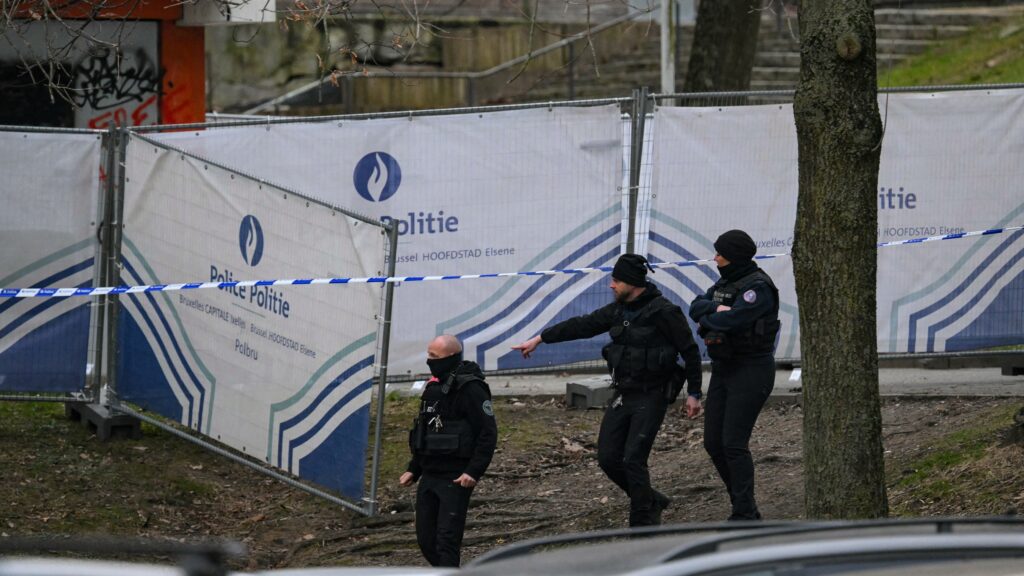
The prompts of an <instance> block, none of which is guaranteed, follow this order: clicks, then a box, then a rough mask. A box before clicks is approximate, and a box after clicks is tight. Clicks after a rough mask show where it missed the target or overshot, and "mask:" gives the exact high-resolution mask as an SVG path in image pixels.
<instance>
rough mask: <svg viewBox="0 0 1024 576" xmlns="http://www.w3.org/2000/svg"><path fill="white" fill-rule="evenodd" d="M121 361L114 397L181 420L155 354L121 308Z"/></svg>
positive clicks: (176, 402)
mask: <svg viewBox="0 0 1024 576" xmlns="http://www.w3.org/2000/svg"><path fill="white" fill-rule="evenodd" d="M118 339H119V340H120V346H121V360H120V362H119V363H118V367H117V368H118V378H117V395H118V397H120V398H122V399H124V400H128V401H129V402H132V403H133V404H136V405H138V406H140V407H141V408H145V409H146V410H150V411H152V412H156V413H157V414H160V415H162V416H166V417H167V418H170V419H172V420H174V421H175V422H181V421H182V415H183V413H184V411H183V407H182V405H181V403H180V402H178V398H177V397H176V396H175V395H174V391H173V390H172V388H171V383H170V382H169V381H168V380H167V377H166V376H165V375H164V371H163V370H162V369H161V368H160V362H159V360H157V357H156V354H155V353H154V352H153V349H152V348H150V346H149V343H148V342H147V341H146V336H145V334H144V333H143V331H142V328H140V327H139V325H138V323H136V322H135V318H133V317H132V315H131V314H128V313H127V312H126V311H125V310H124V309H123V307H122V310H121V321H120V322H119V323H118Z"/></svg>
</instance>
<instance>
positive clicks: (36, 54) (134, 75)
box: [0, 21, 164, 128]
mask: <svg viewBox="0 0 1024 576" xmlns="http://www.w3.org/2000/svg"><path fill="white" fill-rule="evenodd" d="M11 34H12V32H11V31H6V32H4V33H0V64H6V65H9V66H20V65H21V64H22V63H23V62H26V61H33V60H34V61H39V62H46V61H47V60H48V59H49V58H52V57H53V53H52V52H50V51H51V50H54V48H53V47H62V48H60V50H61V60H62V66H64V67H65V69H67V70H68V71H70V72H71V79H70V81H69V84H68V88H70V90H68V94H70V100H71V102H70V104H69V105H70V106H73V108H74V119H75V120H74V123H75V124H74V125H75V126H76V127H78V128H107V127H109V126H111V125H113V124H115V123H116V124H118V125H130V126H140V125H148V124H157V123H159V121H160V97H161V95H160V91H161V83H162V80H163V75H164V74H163V71H162V70H161V68H160V64H159V62H160V55H159V40H160V39H159V34H160V23H159V22H157V21H141V22H132V23H130V25H128V24H125V23H124V22H120V21H94V22H89V23H88V24H86V25H84V26H82V27H81V29H77V28H76V29H75V31H74V36H72V32H70V31H69V28H67V27H60V26H49V27H48V26H46V22H34V23H26V25H25V26H22V27H20V28H19V29H18V34H17V36H14V37H11ZM15 88H16V87H14V88H11V89H12V90H14V89H15ZM4 89H5V90H7V89H8V87H5V88H4ZM64 121H65V122H66V121H67V120H64ZM46 125H52V124H46Z"/></svg>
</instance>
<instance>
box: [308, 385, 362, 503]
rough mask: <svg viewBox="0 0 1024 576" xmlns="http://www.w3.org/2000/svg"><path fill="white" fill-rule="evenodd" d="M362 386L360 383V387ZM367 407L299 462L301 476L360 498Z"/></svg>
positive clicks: (350, 418) (346, 494) (350, 417)
mask: <svg viewBox="0 0 1024 576" xmlns="http://www.w3.org/2000/svg"><path fill="white" fill-rule="evenodd" d="M360 388H362V386H360ZM369 434H370V407H369V406H366V407H365V408H364V409H361V410H358V411H357V412H355V413H354V414H352V416H349V417H348V418H346V419H345V421H344V422H342V423H341V426H338V428H337V429H336V430H335V431H334V432H331V434H330V436H328V437H327V439H326V440H324V441H323V443H321V444H320V445H319V446H317V448H316V449H315V450H313V451H312V452H311V453H310V454H309V455H308V456H306V457H305V458H303V459H302V460H300V461H299V467H300V469H301V470H302V477H303V478H306V479H309V480H310V481H312V482H316V483H317V484H319V485H321V486H325V487H327V488H331V489H333V490H337V491H338V492H340V493H342V494H344V495H345V496H348V497H349V498H353V499H356V500H358V499H360V498H362V497H363V471H364V469H365V468H366V446H367V439H368V438H369Z"/></svg>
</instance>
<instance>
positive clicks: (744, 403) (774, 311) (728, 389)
mask: <svg viewBox="0 0 1024 576" xmlns="http://www.w3.org/2000/svg"><path fill="white" fill-rule="evenodd" d="M715 251H716V252H717V254H715V263H716V264H717V265H718V271H719V273H720V274H721V278H720V279H719V280H718V282H716V283H715V285H714V286H712V287H711V288H710V289H709V290H708V291H707V293H706V294H703V295H700V296H697V298H696V299H694V301H693V303H691V304H690V318H692V319H693V320H694V322H697V324H698V329H697V333H698V334H699V335H700V336H701V337H702V338H704V343H705V344H706V345H707V351H708V356H710V357H711V382H710V384H709V385H708V397H707V401H706V402H705V406H704V411H705V412H704V449H705V450H706V451H707V453H708V455H709V456H711V461H712V463H714V465H715V469H716V470H717V471H718V475H719V476H720V477H721V478H722V482H724V483H725V487H726V489H727V490H728V491H729V500H730V501H731V502H732V514H731V515H730V516H729V520H760V519H761V513H760V511H758V509H757V503H756V501H755V500H754V462H753V459H752V458H751V456H750V448H749V444H750V434H751V431H752V430H753V428H754V423H755V422H756V421H757V416H758V414H760V413H761V408H763V407H764V403H765V401H766V400H767V399H768V395H769V394H771V391H772V388H773V387H774V385H775V357H774V352H775V338H776V336H777V335H778V332H779V291H778V289H777V288H776V287H775V283H774V282H772V279H771V278H770V277H769V276H768V274H766V273H765V272H764V271H763V270H761V269H760V268H758V267H757V264H755V263H754V261H753V258H754V254H756V253H757V245H756V244H755V243H754V241H753V239H751V238H750V235H748V234H747V233H746V232H744V231H742V230H729V231H728V232H725V233H724V234H722V235H721V236H719V237H718V240H715Z"/></svg>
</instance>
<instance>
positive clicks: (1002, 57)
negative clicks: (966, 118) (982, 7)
mask: <svg viewBox="0 0 1024 576" xmlns="http://www.w3.org/2000/svg"><path fill="white" fill-rule="evenodd" d="M1008 82H1024V17H1019V18H1015V19H1013V20H1010V21H1005V22H1001V23H998V24H994V25H991V26H987V27H982V28H979V29H977V30H974V31H972V32H970V33H968V34H966V35H964V36H961V37H959V38H954V39H951V40H948V41H945V42H941V43H938V44H936V45H934V46H933V47H932V48H931V49H929V50H928V51H927V52H925V53H923V54H920V55H918V56H915V57H913V58H910V59H909V60H907V61H905V62H903V63H901V64H899V65H897V66H895V67H894V68H892V69H891V70H889V69H886V68H885V67H884V66H881V65H880V66H879V70H878V85H879V86H883V87H884V86H927V85H934V84H990V83H992V84H995V83H1008Z"/></svg>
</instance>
